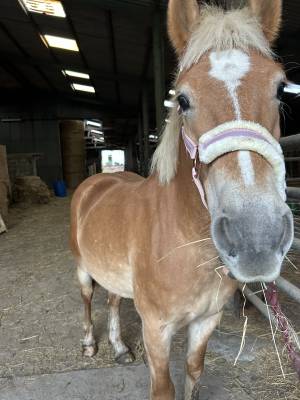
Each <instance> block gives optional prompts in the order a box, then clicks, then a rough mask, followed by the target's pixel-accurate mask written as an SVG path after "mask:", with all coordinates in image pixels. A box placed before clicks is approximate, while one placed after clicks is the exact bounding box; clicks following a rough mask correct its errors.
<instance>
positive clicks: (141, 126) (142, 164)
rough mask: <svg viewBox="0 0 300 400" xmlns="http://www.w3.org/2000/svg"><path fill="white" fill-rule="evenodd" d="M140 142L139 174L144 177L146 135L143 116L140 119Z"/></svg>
mask: <svg viewBox="0 0 300 400" xmlns="http://www.w3.org/2000/svg"><path fill="white" fill-rule="evenodd" d="M138 140H139V160H140V165H139V174H140V175H144V169H145V168H144V135H143V118H142V115H140V116H139V119H138Z"/></svg>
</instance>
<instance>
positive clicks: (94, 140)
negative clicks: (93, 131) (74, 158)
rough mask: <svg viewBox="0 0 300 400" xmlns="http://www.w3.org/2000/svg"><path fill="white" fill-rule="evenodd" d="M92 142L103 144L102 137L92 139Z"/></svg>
mask: <svg viewBox="0 0 300 400" xmlns="http://www.w3.org/2000/svg"><path fill="white" fill-rule="evenodd" d="M93 142H94V143H104V137H102V138H95V137H94V138H93Z"/></svg>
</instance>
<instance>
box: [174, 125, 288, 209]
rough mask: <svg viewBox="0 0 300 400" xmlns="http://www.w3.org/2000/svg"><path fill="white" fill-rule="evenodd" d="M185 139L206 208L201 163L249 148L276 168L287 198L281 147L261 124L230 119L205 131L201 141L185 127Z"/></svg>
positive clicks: (280, 186)
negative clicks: (189, 135)
mask: <svg viewBox="0 0 300 400" xmlns="http://www.w3.org/2000/svg"><path fill="white" fill-rule="evenodd" d="M181 133H182V138H183V142H184V144H185V147H186V150H187V152H188V153H189V155H190V158H191V159H192V160H193V161H194V166H193V169H192V177H193V181H194V183H195V185H196V187H197V189H198V191H199V193H200V196H201V200H202V203H203V205H204V206H205V207H206V208H207V203H206V200H205V192H204V189H203V185H202V183H201V181H200V178H199V172H198V169H199V165H198V162H200V163H203V164H210V163H211V162H213V161H214V160H215V159H216V158H218V157H220V156H222V155H224V154H226V153H230V152H233V151H239V150H248V151H253V152H255V153H258V154H260V155H261V156H263V157H264V158H265V159H266V160H267V161H268V162H269V163H270V164H271V166H272V167H273V169H274V172H275V177H276V187H277V190H278V192H279V194H280V196H281V197H282V199H283V200H284V201H285V200H286V193H285V190H286V183H285V163H284V157H283V153H282V149H281V147H280V145H279V143H278V142H277V141H276V140H275V139H274V137H273V136H272V135H271V134H270V133H269V132H268V131H267V129H265V128H264V127H262V126H261V125H259V124H256V123H254V122H250V121H230V122H226V123H225V124H222V125H219V126H217V127H216V128H214V129H212V130H211V131H209V132H207V133H204V134H203V135H202V136H201V137H200V139H199V143H198V144H195V143H194V141H193V140H192V139H191V138H190V137H188V136H187V135H186V133H185V131H184V128H183V127H182V131H181Z"/></svg>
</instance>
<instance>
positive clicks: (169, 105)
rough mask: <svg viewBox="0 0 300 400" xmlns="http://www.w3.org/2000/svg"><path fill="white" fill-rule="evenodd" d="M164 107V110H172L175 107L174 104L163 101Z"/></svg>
mask: <svg viewBox="0 0 300 400" xmlns="http://www.w3.org/2000/svg"><path fill="white" fill-rule="evenodd" d="M164 106H165V107H166V108H174V107H175V103H174V101H170V100H165V101H164Z"/></svg>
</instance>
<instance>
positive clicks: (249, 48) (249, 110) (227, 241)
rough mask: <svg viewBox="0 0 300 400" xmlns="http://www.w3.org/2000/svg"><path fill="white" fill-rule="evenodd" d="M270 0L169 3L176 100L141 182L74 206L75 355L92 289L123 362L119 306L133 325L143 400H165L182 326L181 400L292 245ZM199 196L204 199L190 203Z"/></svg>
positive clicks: (275, 7) (99, 192) (124, 177)
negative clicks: (130, 305) (246, 288)
mask: <svg viewBox="0 0 300 400" xmlns="http://www.w3.org/2000/svg"><path fill="white" fill-rule="evenodd" d="M281 6H282V5H281V1H280V0H251V1H250V2H249V6H248V7H246V8H244V9H238V10H231V11H223V10H221V9H218V8H214V7H207V6H201V7H200V8H199V6H198V3H197V1H196V0H185V1H182V0H170V1H169V8H168V29H169V36H170V39H171V42H172V44H173V46H174V48H175V50H176V53H177V55H178V58H179V72H178V75H177V79H176V82H175V90H176V96H175V98H174V103H175V104H176V107H175V108H173V109H172V111H171V113H170V116H169V120H170V122H169V123H168V124H167V125H166V127H165V130H164V133H163V135H162V139H161V142H160V144H159V146H158V148H157V150H156V152H155V154H154V158H153V162H152V174H151V175H150V176H149V177H148V178H147V179H144V178H142V177H139V176H137V175H135V174H132V173H119V174H99V175H96V176H93V177H90V178H88V179H87V180H86V181H85V182H83V183H82V184H81V185H80V186H79V188H78V189H77V191H76V192H75V194H74V197H73V200H72V210H71V246H72V250H73V253H74V255H75V258H76V260H77V265H78V278H79V282H80V285H81V292H82V297H83V301H84V304H85V337H84V340H83V352H84V354H85V355H87V356H93V355H94V354H95V353H96V350H97V347H96V342H95V339H94V333H93V325H92V321H91V299H92V295H93V291H94V283H95V282H97V283H99V284H100V285H101V286H103V287H104V288H105V289H106V290H107V291H108V293H109V308H110V312H109V339H110V342H111V343H112V345H113V347H114V351H115V355H116V359H117V360H118V361H119V362H121V363H128V362H130V361H132V359H133V356H132V354H131V353H130V351H129V349H128V347H127V346H126V345H125V344H124V343H123V341H122V339H121V332H120V321H119V305H120V300H121V298H122V297H126V298H133V299H134V303H135V306H136V309H137V311H138V313H139V315H140V317H141V319H142V325H143V338H144V344H145V350H146V353H147V357H148V362H149V369H150V374H151V389H150V391H151V395H150V398H151V399H152V400H174V399H175V390H174V386H173V384H172V381H171V378H170V373H169V352H170V344H171V340H172V336H173V335H174V333H175V332H176V331H177V330H178V329H180V328H181V327H183V326H187V331H188V347H187V357H186V386H185V399H189V398H190V396H191V392H192V390H193V386H194V383H195V381H196V380H197V379H198V378H199V377H200V375H201V373H202V371H203V364H204V356H205V352H206V346H207V342H208V339H209V337H210V336H211V334H212V332H213V330H214V328H215V327H216V325H217V324H218V323H219V321H220V317H221V314H222V309H223V306H224V305H225V303H226V302H227V301H228V299H230V297H231V296H232V295H233V294H234V292H235V291H236V289H237V286H238V281H239V282H243V283H245V282H271V281H274V280H275V279H276V278H277V277H278V276H279V274H280V270H281V265H282V261H283V258H284V256H285V254H286V253H287V251H288V249H289V248H290V246H291V243H292V238H293V223H292V215H291V212H290V210H289V208H288V206H287V205H286V203H285V200H286V198H285V168H284V161H283V155H282V152H281V149H280V146H279V144H278V140H279V137H280V127H279V119H280V118H279V105H280V98H281V96H282V93H283V90H284V85H285V81H286V78H285V75H284V72H283V70H282V68H281V66H280V65H279V64H278V63H276V62H275V61H274V60H273V58H272V51H271V49H270V48H271V44H272V42H273V41H274V39H275V38H276V36H277V33H278V30H279V26H280V19H281ZM201 199H202V200H201Z"/></svg>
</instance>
